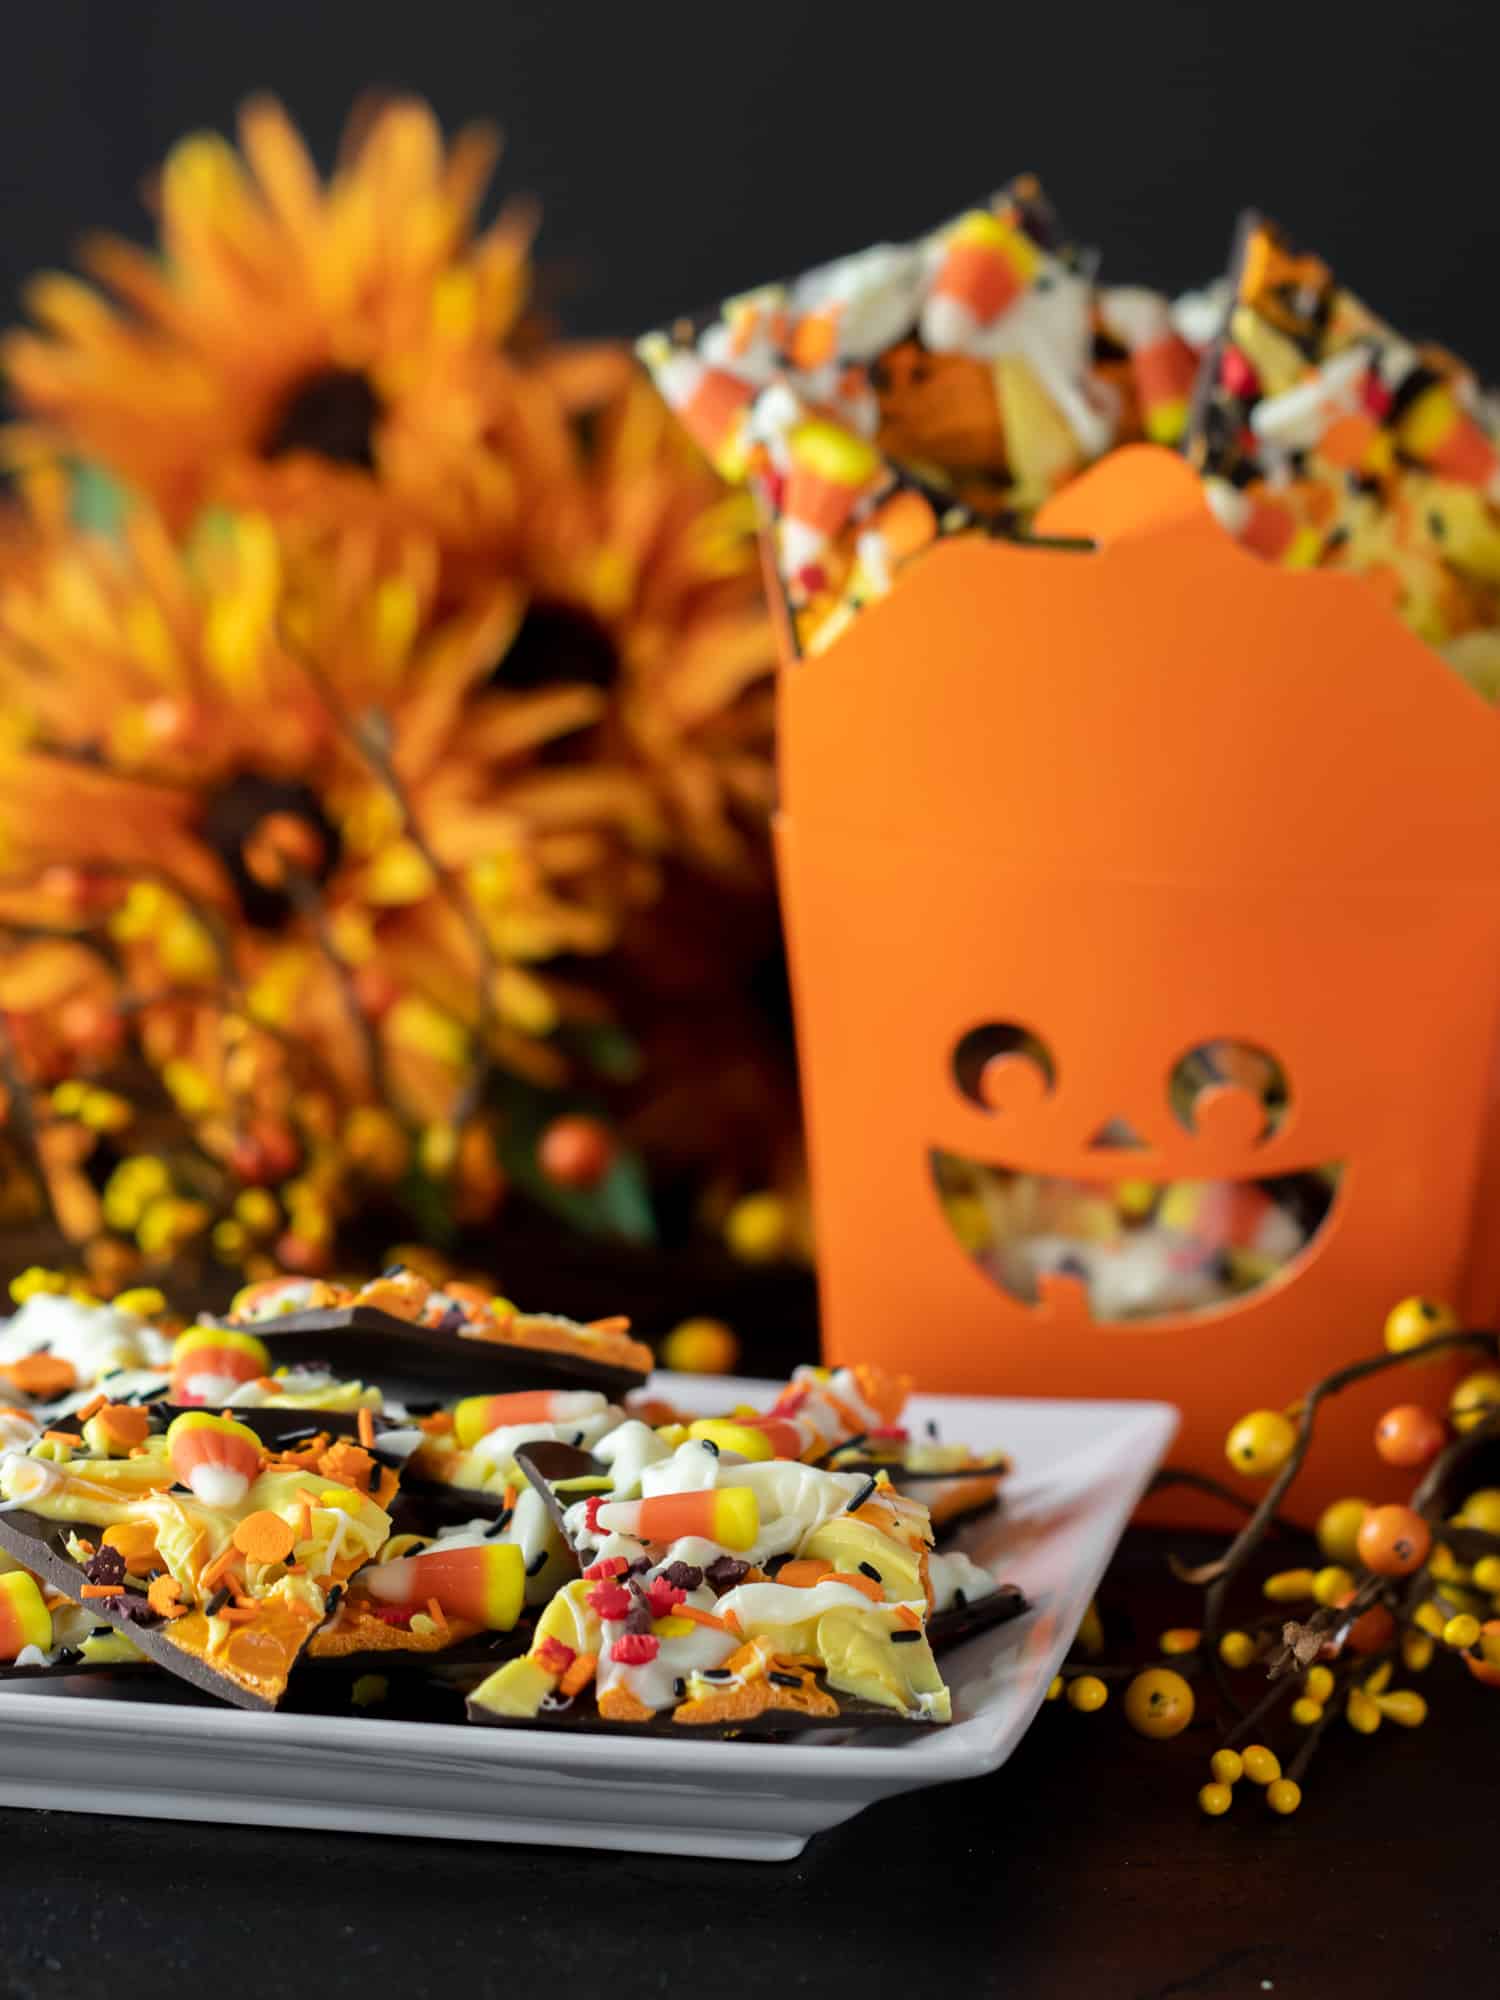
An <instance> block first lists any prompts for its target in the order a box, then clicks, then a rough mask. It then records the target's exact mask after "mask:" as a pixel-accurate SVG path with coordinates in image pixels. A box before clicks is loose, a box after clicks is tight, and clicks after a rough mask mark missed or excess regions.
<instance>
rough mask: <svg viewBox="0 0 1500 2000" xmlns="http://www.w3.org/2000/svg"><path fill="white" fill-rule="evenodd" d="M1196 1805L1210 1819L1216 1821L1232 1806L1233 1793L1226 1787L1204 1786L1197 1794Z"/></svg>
mask: <svg viewBox="0 0 1500 2000" xmlns="http://www.w3.org/2000/svg"><path fill="white" fill-rule="evenodd" d="M1198 1804H1199V1806H1200V1807H1201V1808H1202V1810H1203V1811H1204V1812H1206V1813H1207V1814H1208V1816H1209V1818H1210V1819H1218V1818H1219V1817H1220V1815H1221V1814H1223V1813H1227V1812H1228V1810H1229V1808H1230V1807H1231V1806H1232V1805H1233V1804H1234V1793H1233V1792H1232V1791H1230V1789H1229V1787H1228V1785H1205V1786H1204V1787H1203V1789H1202V1790H1201V1791H1200V1792H1199V1794H1198Z"/></svg>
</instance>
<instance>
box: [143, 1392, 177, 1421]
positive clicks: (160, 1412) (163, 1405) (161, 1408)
mask: <svg viewBox="0 0 1500 2000" xmlns="http://www.w3.org/2000/svg"><path fill="white" fill-rule="evenodd" d="M171 1407H172V1405H171V1404H170V1403H168V1402H167V1401H165V1400H164V1399H163V1398H161V1397H158V1398H157V1400H156V1401H155V1402H152V1403H148V1404H147V1405H146V1413H147V1415H148V1416H152V1417H155V1418H156V1419H157V1420H158V1422H160V1423H165V1422H166V1420H167V1411H168V1410H170V1409H171Z"/></svg>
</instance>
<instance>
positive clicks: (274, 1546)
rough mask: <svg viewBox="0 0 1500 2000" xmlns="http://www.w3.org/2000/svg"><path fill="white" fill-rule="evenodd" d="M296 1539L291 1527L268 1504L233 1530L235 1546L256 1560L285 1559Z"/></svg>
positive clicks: (268, 1561) (279, 1560)
mask: <svg viewBox="0 0 1500 2000" xmlns="http://www.w3.org/2000/svg"><path fill="white" fill-rule="evenodd" d="M296 1539H297V1538H296V1535H295V1534H294V1533H293V1531H292V1529H291V1528H290V1526H289V1525H288V1524H287V1523H286V1522H285V1521H283V1520H282V1518H281V1516H280V1515H279V1514H273V1513H272V1511H271V1509H270V1508H269V1507H261V1508H259V1509H258V1510H257V1511H256V1512H255V1513H253V1514H247V1515H246V1516H245V1518H244V1520H243V1521H241V1522H240V1524H239V1526H238V1527H237V1528H236V1529H235V1531H234V1546H235V1547H236V1548H237V1549H238V1550H239V1552H240V1554H241V1555H244V1556H248V1557H249V1558H250V1560H251V1562H256V1563H278V1562H285V1561H286V1559H287V1557H288V1556H289V1555H290V1554H291V1552H292V1547H293V1544H294V1543H295V1541H296Z"/></svg>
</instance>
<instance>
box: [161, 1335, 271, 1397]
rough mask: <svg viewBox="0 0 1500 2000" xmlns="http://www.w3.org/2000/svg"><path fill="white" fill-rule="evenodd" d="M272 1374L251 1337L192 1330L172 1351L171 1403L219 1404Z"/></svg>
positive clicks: (267, 1360)
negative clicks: (245, 1385) (263, 1376)
mask: <svg viewBox="0 0 1500 2000" xmlns="http://www.w3.org/2000/svg"><path fill="white" fill-rule="evenodd" d="M270 1372H271V1357H270V1355H269V1354H268V1353H267V1351H266V1348H265V1345H264V1343H263V1342H261V1341H259V1340H257V1339H256V1337H255V1335H254V1334H253V1333H231V1332H229V1331H228V1330H226V1329H224V1328H221V1327H216V1326H191V1327H189V1328H188V1330H187V1331H186V1333H180V1334H179V1335H178V1336H177V1339H176V1341H175V1343H174V1344H173V1348H172V1386H171V1390H170V1395H171V1399H172V1401H173V1402H174V1403H187V1404H195V1403H218V1402H222V1401H223V1400H224V1398H225V1397H226V1396H231V1395H233V1393H234V1391H235V1390H236V1389H237V1388H239V1386H240V1385H241V1383H243V1382H254V1381H257V1380H258V1379H259V1378H260V1377H261V1376H262V1375H269V1374H270Z"/></svg>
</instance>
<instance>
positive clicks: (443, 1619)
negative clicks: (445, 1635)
mask: <svg viewBox="0 0 1500 2000" xmlns="http://www.w3.org/2000/svg"><path fill="white" fill-rule="evenodd" d="M427 1616H428V1617H429V1618H430V1619H431V1620H432V1622H433V1624H434V1625H436V1627H437V1628H438V1630H439V1631H440V1632H446V1631H447V1629H448V1618H447V1614H446V1613H445V1612H444V1610H443V1607H442V1605H441V1604H439V1603H438V1601H437V1599H436V1598H435V1597H429V1598H428V1600H427Z"/></svg>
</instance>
